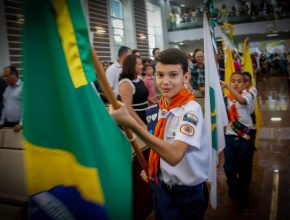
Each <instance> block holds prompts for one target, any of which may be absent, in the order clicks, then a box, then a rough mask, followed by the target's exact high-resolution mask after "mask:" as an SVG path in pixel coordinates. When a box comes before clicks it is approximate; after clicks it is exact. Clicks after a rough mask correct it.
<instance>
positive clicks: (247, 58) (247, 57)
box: [242, 38, 263, 146]
mask: <svg viewBox="0 0 290 220" xmlns="http://www.w3.org/2000/svg"><path fill="white" fill-rule="evenodd" d="M243 55H244V57H243V63H242V68H243V72H249V73H250V74H251V76H252V85H255V77H254V71H253V66H252V59H251V54H250V47H249V42H248V39H247V38H246V39H245V41H244V44H243ZM255 105H256V110H255V114H256V128H257V133H256V140H255V143H256V146H258V131H259V127H260V126H261V125H262V124H263V118H262V115H261V111H260V107H259V103H258V101H257V99H256V100H255Z"/></svg>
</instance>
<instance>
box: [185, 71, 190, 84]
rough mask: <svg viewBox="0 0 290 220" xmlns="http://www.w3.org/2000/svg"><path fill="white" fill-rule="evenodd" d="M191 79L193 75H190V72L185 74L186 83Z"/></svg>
mask: <svg viewBox="0 0 290 220" xmlns="http://www.w3.org/2000/svg"><path fill="white" fill-rule="evenodd" d="M190 77H191V73H190V72H186V73H184V74H183V80H184V83H186V82H189V80H190Z"/></svg>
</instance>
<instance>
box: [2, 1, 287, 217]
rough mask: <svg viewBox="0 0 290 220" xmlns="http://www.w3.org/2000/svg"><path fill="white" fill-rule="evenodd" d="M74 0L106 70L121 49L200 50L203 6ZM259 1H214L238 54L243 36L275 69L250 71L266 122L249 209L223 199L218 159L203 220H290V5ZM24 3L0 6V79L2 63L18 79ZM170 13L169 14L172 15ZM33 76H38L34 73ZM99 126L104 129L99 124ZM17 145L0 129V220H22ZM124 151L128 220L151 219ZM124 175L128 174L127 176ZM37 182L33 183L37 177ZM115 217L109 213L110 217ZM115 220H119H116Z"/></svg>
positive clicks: (17, 137) (145, 189) (16, 136)
mask: <svg viewBox="0 0 290 220" xmlns="http://www.w3.org/2000/svg"><path fill="white" fill-rule="evenodd" d="M80 2H81V3H82V7H83V11H84V16H85V19H86V22H87V25H88V33H89V34H88V37H89V40H90V43H91V45H92V47H93V49H94V51H95V52H96V53H97V55H98V57H99V59H100V61H101V62H106V65H108V64H109V63H113V62H114V61H116V59H117V57H118V49H119V48H120V47H121V46H122V45H126V46H128V47H130V48H131V49H137V50H139V52H141V56H142V58H144V59H146V60H153V59H154V57H153V54H152V52H153V49H154V48H159V49H160V50H161V51H163V50H165V49H167V48H177V49H180V50H182V51H183V52H185V53H187V55H188V56H189V57H192V55H193V53H194V51H195V49H202V48H203V47H204V39H203V28H202V27H203V19H202V16H203V14H202V11H203V9H204V8H205V6H204V4H203V3H204V1H202V0H193V1H188V0H173V1H171V0H170V1H169V0H165V1H164V0H158V1H157V0H81V1H80ZM257 2H258V3H256V2H255V1H254V5H253V4H252V3H251V2H250V1H231V0H225V1H214V3H215V4H214V6H215V8H216V14H215V15H216V16H217V19H216V21H217V23H218V24H219V25H220V26H223V25H224V28H225V29H226V32H228V33H232V32H233V33H234V40H235V41H236V43H237V45H236V50H237V51H238V52H242V49H243V43H244V40H245V39H246V38H247V37H249V47H250V51H251V53H252V55H253V57H256V60H257V62H258V60H259V59H260V58H261V57H263V56H265V59H266V60H268V61H269V62H274V63H273V66H271V67H269V69H268V70H269V71H266V70H264V69H263V68H264V66H263V65H264V63H265V61H260V62H259V65H258V69H257V72H256V77H257V82H256V83H257V84H256V87H257V89H258V102H259V104H260V110H261V115H262V117H263V121H264V124H263V125H262V126H261V127H260V129H259V133H258V137H259V144H258V146H257V149H256V151H255V153H254V160H253V174H252V182H251V186H250V190H249V193H250V194H249V206H248V208H247V209H245V210H243V212H239V211H238V210H237V204H236V203H235V202H234V203H232V202H231V201H230V200H229V198H228V188H227V184H226V176H225V173H224V169H223V153H221V154H220V155H219V160H220V163H219V165H218V173H217V174H218V188H217V189H218V194H217V208H216V209H215V210H213V209H212V208H211V206H210V205H209V206H208V208H207V210H206V212H205V217H204V219H288V217H289V216H290V213H289V210H290V207H289V204H290V194H289V186H290V181H289V176H288V173H287V171H288V167H289V150H290V149H289V142H290V140H289V139H290V138H289V137H290V136H289V131H290V121H289V75H287V71H288V74H289V69H288V70H286V69H287V65H288V68H289V62H290V61H289V51H290V50H289V48H290V40H289V39H290V35H289V21H290V19H289V18H290V16H289V15H290V13H289V12H290V10H289V5H290V4H289V1H279V0H277V1H271V3H267V4H266V2H265V1H257ZM255 3H256V6H255ZM262 3H263V4H262ZM22 4H23V1H21V0H4V1H1V2H0V29H1V34H0V47H1V51H0V57H1V59H0V72H1V74H2V70H3V68H4V67H5V66H8V65H13V66H15V67H16V68H17V69H18V70H19V71H20V75H21V73H23V71H24V70H23V63H22V62H23V60H24V59H23V57H22V52H23V48H22V41H21V39H22V37H23V32H22V31H23V30H22V28H23V24H24V22H25V18H24V16H23V8H22ZM223 4H225V6H226V7H224V6H223ZM257 5H258V9H257ZM271 7H272V9H271ZM80 8H81V7H80ZM225 8H226V9H227V10H225ZM234 8H235V9H234ZM172 11H174V12H175V15H174V13H173V14H171V12H172ZM222 11H223V13H222ZM225 11H227V13H224V12H225ZM175 16H176V20H175V19H174V17H175ZM2 30H4V31H2ZM216 37H217V38H216V43H217V47H218V49H219V50H221V48H222V37H225V35H223V34H222V31H221V30H220V29H218V28H216ZM38 38H39V39H40V38H41V35H39V37H38ZM38 38H36V39H38ZM51 42H54V41H50V42H49V43H47V44H48V45H51ZM44 51H45V50H44ZM287 53H288V54H287ZM39 54H41V53H39ZM285 54H286V55H285ZM34 55H35V54H34ZM27 57H28V56H27ZM27 57H25V58H27ZM39 57H41V56H39ZM268 61H267V62H268ZM285 64H286V66H285ZM267 65H268V64H267ZM43 66H45V67H47V68H48V67H49V66H47V65H43ZM43 66H42V68H43ZM42 68H39V69H42ZM45 69H46V68H44V70H45ZM39 74H43V72H42V71H40V72H39ZM5 77H6V78H7V75H6V76H4V78H5ZM43 77H45V75H43ZM65 95H67V94H65ZM46 107H48V108H49V106H46ZM103 127H105V126H103V124H102V128H103ZM102 132H103V131H102ZM74 136H76V135H74ZM21 139H22V136H21V133H15V132H14V131H13V130H12V129H1V130H0V219H27V193H26V189H25V184H24V181H25V172H24V161H23V155H24V151H23V146H22V144H21ZM108 139H114V138H108ZM140 143H141V144H140V145H141V152H143V154H144V156H145V159H146V160H147V159H148V156H149V148H148V147H147V146H146V145H145V144H144V143H142V142H140ZM127 153H128V154H127V157H128V158H129V159H128V160H127V162H128V161H130V162H132V176H130V175H128V176H127V177H128V179H130V178H131V177H132V191H131V193H132V200H133V201H132V209H131V210H130V211H131V212H132V213H133V214H132V218H133V219H137V220H139V219H154V217H152V213H153V212H152V210H153V205H152V192H151V187H150V185H149V184H146V183H145V182H144V181H143V180H142V179H141V178H140V171H141V168H140V165H139V162H138V160H137V157H136V154H134V153H132V150H131V148H130V149H129V151H128V152H127ZM128 155H129V156H128ZM116 170H117V169H116ZM129 173H130V174H131V170H130V172H129ZM127 174H128V170H127ZM107 176H108V175H107ZM122 177H123V176H122ZM120 179H122V180H123V182H122V183H123V185H122V184H120V185H118V186H124V185H126V183H131V182H130V181H129V180H128V179H125V180H124V179H123V178H120ZM35 181H36V182H37V181H38V180H37V178H35ZM108 191H109V194H110V193H112V194H115V193H114V191H113V190H108ZM123 201H124V202H123ZM123 201H121V203H122V202H123V203H122V204H127V203H126V202H125V201H127V202H128V203H129V202H130V201H131V200H130V199H128V200H126V199H124V200H123ZM118 207H119V206H118ZM118 207H117V208H118ZM117 214H118V212H116V211H115V215H117ZM116 219H121V218H119V216H118V218H116Z"/></svg>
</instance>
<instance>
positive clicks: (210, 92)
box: [203, 13, 228, 209]
mask: <svg viewBox="0 0 290 220" xmlns="http://www.w3.org/2000/svg"><path fill="white" fill-rule="evenodd" d="M203 31H204V32H203V38H204V61H205V121H206V127H207V129H208V131H211V132H208V140H209V143H210V146H211V147H210V151H211V154H210V155H211V157H210V171H209V182H210V183H211V192H210V202H211V206H212V208H214V209H215V208H216V207H217V176H216V165H217V163H218V153H219V152H221V151H222V150H223V149H224V147H225V139H224V127H225V126H226V125H227V124H228V117H227V113H226V108H225V104H224V99H223V95H222V90H221V86H220V82H219V75H218V69H217V64H216V61H215V56H214V49H213V45H212V37H211V34H210V27H209V24H208V20H207V16H206V13H205V14H204V18H203Z"/></svg>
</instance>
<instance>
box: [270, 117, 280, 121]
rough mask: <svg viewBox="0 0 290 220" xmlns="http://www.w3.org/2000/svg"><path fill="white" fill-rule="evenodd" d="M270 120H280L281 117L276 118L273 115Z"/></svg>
mask: <svg viewBox="0 0 290 220" xmlns="http://www.w3.org/2000/svg"><path fill="white" fill-rule="evenodd" d="M271 121H282V118H281V117H277V118H275V117H273V118H271Z"/></svg>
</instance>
